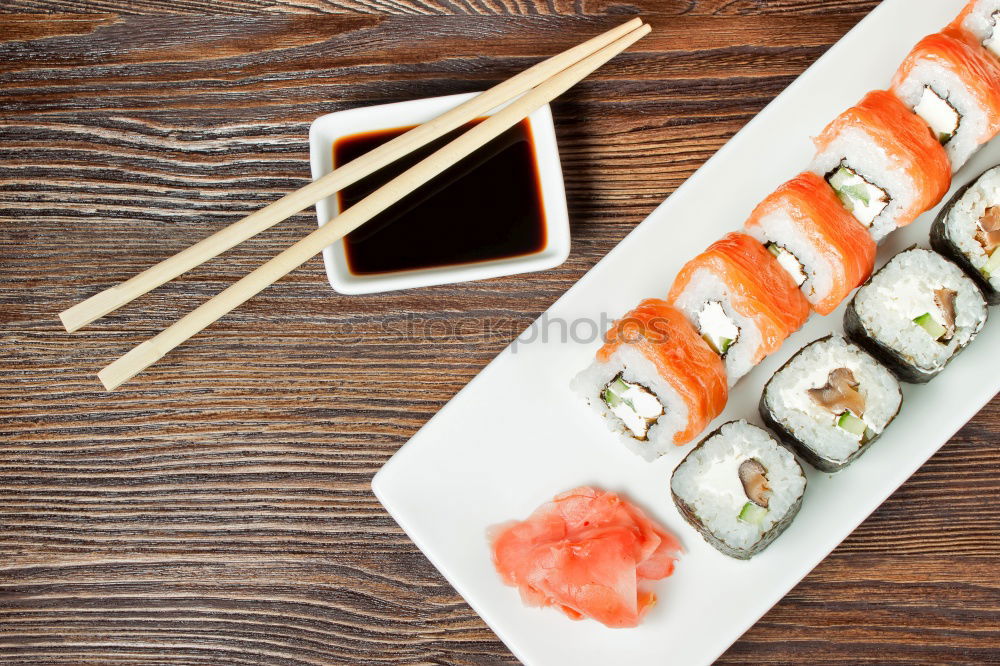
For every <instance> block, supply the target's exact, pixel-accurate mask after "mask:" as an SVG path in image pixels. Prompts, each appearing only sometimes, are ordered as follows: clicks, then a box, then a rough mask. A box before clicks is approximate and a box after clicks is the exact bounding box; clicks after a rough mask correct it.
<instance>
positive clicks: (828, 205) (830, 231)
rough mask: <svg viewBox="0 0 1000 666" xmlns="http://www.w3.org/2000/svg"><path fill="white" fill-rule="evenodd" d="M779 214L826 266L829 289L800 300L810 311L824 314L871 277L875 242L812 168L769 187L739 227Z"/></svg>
mask: <svg viewBox="0 0 1000 666" xmlns="http://www.w3.org/2000/svg"><path fill="white" fill-rule="evenodd" d="M782 212H783V213H785V214H786V215H788V217H790V218H791V220H792V222H793V223H794V224H795V226H796V227H797V228H798V229H799V231H800V232H801V233H802V234H803V236H805V237H806V238H807V239H808V242H809V244H810V245H811V246H812V248H813V250H814V251H815V252H816V253H817V255H818V256H820V257H822V259H823V261H824V263H826V264H827V265H828V266H829V270H830V272H831V276H832V281H833V284H832V286H831V287H830V289H829V290H828V291H827V292H826V293H824V294H822V295H820V294H817V295H816V297H814V298H810V297H809V296H808V295H807V296H806V299H807V300H808V301H809V302H810V304H811V305H812V308H813V310H815V311H816V312H818V313H820V314H821V315H827V314H830V313H831V312H833V311H834V310H835V309H836V308H837V306H838V305H840V303H841V302H842V301H843V300H844V299H845V298H847V296H848V295H849V294H850V293H851V291H852V290H853V289H854V288H855V287H857V286H859V285H861V283H863V282H864V281H865V280H867V279H868V277H869V276H870V275H871V273H872V270H874V268H875V253H876V250H877V246H876V244H875V241H874V240H872V237H871V235H869V233H868V231H867V230H866V229H865V228H864V227H863V226H862V225H861V224H860V223H859V222H858V221H857V220H856V219H855V217H854V216H853V215H851V214H850V213H849V212H848V211H847V209H846V208H844V205H843V204H842V203H841V201H840V199H839V198H838V197H837V195H836V193H835V192H834V190H833V188H832V187H830V185H829V184H828V183H827V182H826V181H825V180H824V179H823V178H822V177H821V176H819V175H817V174H815V173H812V172H805V173H802V174H799V175H798V176H796V177H795V178H793V179H792V180H790V181H788V182H787V183H785V184H784V185H782V186H781V187H779V188H778V189H777V190H775V191H774V192H773V193H772V194H770V195H769V196H768V197H767V198H766V199H764V200H763V201H762V202H761V203H760V204H758V205H757V207H756V208H755V209H754V211H753V213H751V214H750V219H748V220H747V222H746V224H745V225H744V226H745V228H747V229H752V228H755V227H760V226H761V221H762V220H763V219H765V218H767V217H768V216H770V215H773V214H776V213H782Z"/></svg>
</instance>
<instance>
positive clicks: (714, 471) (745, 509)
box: [670, 421, 806, 560]
mask: <svg viewBox="0 0 1000 666" xmlns="http://www.w3.org/2000/svg"><path fill="white" fill-rule="evenodd" d="M805 489H806V477H805V474H804V473H803V471H802V467H801V465H799V463H798V461H797V460H795V456H793V455H792V453H791V452H790V451H789V450H788V449H786V448H785V447H783V446H781V445H780V444H778V442H776V441H774V439H773V438H772V437H771V436H770V435H769V434H767V432H766V431H765V430H762V429H761V428H758V427H757V426H753V425H750V424H749V423H747V422H746V421H731V422H729V423H726V424H725V425H723V426H722V427H721V428H719V429H718V430H716V431H715V432H713V433H712V434H710V435H709V436H708V437H706V438H705V439H703V440H702V441H701V443H700V444H698V446H696V447H695V448H694V449H693V450H692V451H691V453H689V454H687V456H686V457H685V458H684V460H682V461H681V464H680V465H678V466H677V469H675V470H674V474H673V476H672V477H671V478H670V492H671V494H672V495H673V498H674V504H676V505H677V509H678V510H679V511H680V513H681V515H682V516H684V519H685V520H686V521H687V522H689V523H690V524H691V526H692V527H694V528H695V529H696V530H698V532H699V533H700V534H701V535H702V536H703V537H704V538H705V540H706V541H708V543H710V544H712V546H714V547H715V548H716V549H718V550H719V551H720V552H721V553H723V554H725V555H728V556H730V557H735V558H737V559H741V560H747V559H750V558H751V557H752V556H754V555H756V554H757V553H759V552H760V551H762V550H764V549H765V548H767V546H768V545H769V544H770V543H771V542H772V541H774V540H775V539H776V538H778V535H779V534H781V533H782V532H784V531H785V529H786V528H787V527H788V526H789V525H790V524H791V522H792V519H793V518H795V514H796V513H798V511H799V507H800V506H801V505H802V494H803V493H804V492H805Z"/></svg>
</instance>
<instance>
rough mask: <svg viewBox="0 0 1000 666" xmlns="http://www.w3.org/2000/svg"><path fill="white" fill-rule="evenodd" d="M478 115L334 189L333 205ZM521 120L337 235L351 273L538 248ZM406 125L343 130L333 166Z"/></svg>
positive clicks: (367, 189)
mask: <svg viewBox="0 0 1000 666" xmlns="http://www.w3.org/2000/svg"><path fill="white" fill-rule="evenodd" d="M482 120H483V119H482V118H480V119H478V120H474V121H472V122H471V123H469V124H467V125H465V126H464V127H461V128H459V129H457V130H455V131H453V132H451V133H450V134H448V135H446V136H444V137H442V138H440V139H438V140H437V141H434V142H432V143H430V144H428V145H427V146H424V147H423V148H422V149H420V150H418V151H415V152H414V153H412V154H410V155H408V156H406V157H404V158H403V159H400V160H397V161H396V162H394V163H393V164H390V165H389V166H387V167H384V168H383V169H381V170H379V171H377V172H375V173H373V174H371V175H370V176H368V177H367V178H364V179H362V180H360V181H358V182H357V183H355V184H353V185H351V186H349V187H347V188H345V189H343V190H342V191H341V192H339V193H338V195H337V196H338V198H339V202H340V210H346V209H347V208H349V207H350V206H353V205H354V204H355V203H357V202H358V201H360V200H361V199H364V198H365V197H366V196H368V195H369V194H371V193H372V192H373V191H374V190H376V189H378V188H379V187H381V186H382V185H384V184H385V183H386V182H388V181H389V180H392V179H393V178H395V177H396V176H398V175H399V174H400V173H402V172H403V171H405V170H407V169H409V168H410V167H411V166H413V165H414V164H416V163H417V162H419V161H420V160H422V159H423V158H425V157H427V156H428V155H430V154H431V153H433V152H434V151H435V150H437V149H439V148H441V147H442V146H444V145H445V144H446V143H448V142H449V141H451V140H453V139H454V138H455V137H457V136H458V135H459V134H461V133H463V132H465V131H467V130H468V129H469V128H470V127H472V126H473V125H475V124H477V123H479V122H482ZM528 123H529V121H528V120H527V119H525V120H522V121H521V122H520V123H519V124H517V125H515V126H514V127H512V128H510V129H509V130H507V131H506V132H504V133H503V134H501V135H500V136H498V137H497V138H496V139H494V140H493V141H491V142H490V143H488V144H486V145H485V146H483V147H482V148H480V149H479V150H477V151H476V152H474V153H473V154H471V155H469V156H468V157H466V158H465V159H464V160H462V161H461V162H459V163H457V164H455V165H454V166H452V167H451V168H449V169H448V170H447V171H445V172H443V173H441V174H440V175H438V176H437V177H436V178H434V179H433V180H432V181H430V182H429V183H426V184H425V185H423V186H422V187H420V188H419V189H418V190H416V191H415V192H413V193H412V194H410V195H409V196H407V197H405V198H404V199H402V200H400V201H399V202H397V203H396V204H394V205H393V206H392V207H390V208H389V209H387V210H385V211H383V212H382V213H381V214H379V215H377V216H376V217H374V218H372V219H371V220H369V221H368V222H366V223H365V224H364V225H363V226H362V227H360V228H358V229H355V230H354V231H352V232H351V233H350V234H348V235H347V236H346V237H345V238H344V247H345V249H346V253H347V265H348V268H349V269H350V271H351V273H353V274H355V275H372V274H377V273H388V272H393V271H404V270H412V269H417V268H431V267H439V266H451V265H455V264H464V263H471V262H480V261H488V260H491V259H503V258H509V257H516V256H522V255H526V254H533V253H535V252H540V251H541V250H543V249H545V242H546V238H545V212H544V209H543V205H542V193H541V186H540V182H539V177H538V168H537V165H536V162H535V148H534V145H533V144H532V142H531V126H530V125H529V124H528ZM409 129H411V128H410V127H398V128H394V129H389V130H381V131H376V132H365V133H362V134H354V135H351V136H346V137H343V138H341V139H339V140H338V141H336V142H335V143H334V146H333V164H334V166H339V165H342V164H346V163H347V162H349V161H351V160H353V159H355V158H356V157H359V156H360V155H363V154H364V153H367V152H368V151H370V150H372V149H373V148H376V147H377V146H380V145H382V144H383V143H385V142H386V141H389V140H390V139H393V138H395V137H397V136H399V135H400V134H403V133H404V132H406V131H407V130H409Z"/></svg>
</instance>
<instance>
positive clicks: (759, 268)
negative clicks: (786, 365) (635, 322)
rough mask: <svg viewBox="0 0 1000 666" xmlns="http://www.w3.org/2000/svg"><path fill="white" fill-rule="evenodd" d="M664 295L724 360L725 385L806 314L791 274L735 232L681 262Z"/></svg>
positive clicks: (775, 346) (770, 349) (805, 304)
mask: <svg viewBox="0 0 1000 666" xmlns="http://www.w3.org/2000/svg"><path fill="white" fill-rule="evenodd" d="M667 300H668V301H669V302H670V303H671V304H672V305H674V306H675V307H677V308H678V309H680V310H681V311H682V312H684V314H685V315H686V316H687V318H688V320H689V321H690V322H691V323H692V325H693V326H694V327H695V329H697V331H698V334H699V335H701V336H702V337H704V339H705V340H706V341H707V342H708V344H709V345H710V346H711V347H712V349H713V350H714V351H715V352H716V353H717V354H718V355H719V356H720V357H721V358H722V359H723V360H724V361H725V365H726V374H727V375H728V377H729V384H730V386H732V385H733V384H735V383H736V381H737V380H738V379H739V378H740V377H742V376H743V375H745V374H746V373H747V372H749V371H750V370H751V369H752V368H753V367H754V366H755V365H757V364H758V363H760V361H761V359H763V358H764V357H765V356H767V355H768V354H770V353H771V352H773V351H775V350H776V349H778V347H780V346H781V343H782V342H783V341H784V340H785V338H787V337H788V336H789V335H791V334H792V333H793V332H795V331H797V330H798V329H799V328H800V327H801V326H802V324H804V323H805V321H806V319H807V318H808V317H809V302H808V301H806V299H805V297H804V296H803V295H802V292H801V291H799V288H798V285H796V284H795V281H794V280H793V279H792V278H791V276H790V275H789V274H788V273H787V272H786V271H785V269H784V268H782V267H781V264H779V263H778V260H777V259H775V257H774V255H772V254H771V253H770V252H768V251H767V250H766V249H764V246H763V245H761V244H760V243H759V242H757V241H756V240H754V238H753V237H752V236H748V235H747V234H741V233H731V234H729V235H727V236H725V237H724V238H722V239H721V240H718V241H716V242H715V243H713V244H712V245H711V246H709V248H708V249H707V250H705V251H704V252H703V253H701V254H700V255H698V256H697V257H695V258H694V259H692V260H691V261H689V262H688V263H687V264H685V265H684V267H683V268H682V269H681V271H680V273H679V274H678V275H677V279H676V280H674V284H673V286H672V287H671V288H670V294H669V295H668V296H667Z"/></svg>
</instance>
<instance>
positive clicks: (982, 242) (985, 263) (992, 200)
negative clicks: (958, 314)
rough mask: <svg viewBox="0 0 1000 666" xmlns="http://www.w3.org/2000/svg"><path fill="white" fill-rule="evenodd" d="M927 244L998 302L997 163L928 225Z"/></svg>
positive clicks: (999, 224) (999, 183)
mask: <svg viewBox="0 0 1000 666" xmlns="http://www.w3.org/2000/svg"><path fill="white" fill-rule="evenodd" d="M931 247H933V248H934V249H935V250H937V251H938V252H940V253H941V254H943V255H945V256H946V257H948V258H949V259H951V260H952V261H954V262H955V263H957V264H958V265H959V266H960V267H962V268H963V269H965V272H966V273H968V274H969V275H970V276H972V278H973V279H974V280H975V281H976V283H977V284H978V285H979V287H980V288H981V289H982V290H983V293H984V294H985V295H986V300H987V301H988V302H989V303H990V304H991V305H996V304H997V303H1000V251H998V250H997V248H1000V166H996V167H993V168H992V169H990V170H989V171H987V172H986V173H984V174H983V175H981V176H980V177H979V178H976V179H975V180H974V181H972V182H971V183H969V184H968V185H966V186H965V187H963V188H962V189H960V190H959V191H958V192H957V193H956V194H955V196H954V197H953V198H952V200H951V201H949V202H948V205H946V206H945V207H944V209H942V211H941V213H940V214H939V215H938V217H937V219H936V220H935V221H934V224H933V225H932V226H931Z"/></svg>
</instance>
